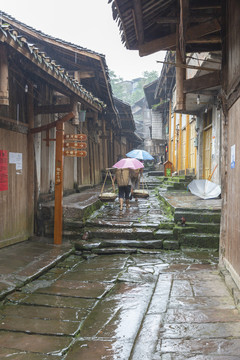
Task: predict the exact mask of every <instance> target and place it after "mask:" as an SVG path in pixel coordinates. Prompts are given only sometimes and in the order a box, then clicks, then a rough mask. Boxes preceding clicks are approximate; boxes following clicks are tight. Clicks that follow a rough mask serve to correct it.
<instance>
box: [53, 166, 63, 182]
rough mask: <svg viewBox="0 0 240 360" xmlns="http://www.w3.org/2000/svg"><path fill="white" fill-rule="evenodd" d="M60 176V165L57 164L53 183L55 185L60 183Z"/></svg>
mask: <svg viewBox="0 0 240 360" xmlns="http://www.w3.org/2000/svg"><path fill="white" fill-rule="evenodd" d="M61 175H62V168H61V164H58V166H57V167H56V174H55V183H56V184H60V183H61V179H62V177H61Z"/></svg>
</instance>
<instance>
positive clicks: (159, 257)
mask: <svg viewBox="0 0 240 360" xmlns="http://www.w3.org/2000/svg"><path fill="white" fill-rule="evenodd" d="M0 318H1V322H0V358H1V359H5V358H6V359H31V360H35V359H41V360H44V359H67V360H69V359H71V360H75V359H88V360H97V359H122V360H126V359H129V360H130V359H131V360H140V359H144V360H148V359H149V360H158V359H162V360H170V359H174V360H175V359H176V360H183V359H192V360H193V359H194V360H200V359H214V360H215V359H216V360H228V359H229V360H230V359H231V360H233V359H239V353H240V315H239V313H238V310H237V308H236V306H235V304H234V301H233V298H232V297H231V296H230V294H229V291H228V289H227V288H226V285H225V283H224V281H223V280H222V278H221V277H220V276H219V273H218V270H217V265H216V254H215V253H212V252H211V251H205V252H201V253H200V252H198V253H194V252H193V251H190V250H189V251H187V250H186V251H185V252H161V251H160V252H156V251H146V253H145V254H140V255H137V254H136V255H135V254H134V255H130V256H129V255H124V254H121V255H103V256H96V257H92V256H91V257H90V258H88V259H83V258H82V257H81V256H80V255H77V254H75V255H71V256H70V257H68V258H67V259H65V260H64V261H62V262H60V263H59V264H58V265H57V266H56V267H54V268H53V269H51V270H49V271H48V272H46V273H45V274H44V275H42V276H40V277H39V278H38V279H36V280H34V281H32V282H31V283H29V284H27V285H26V286H25V287H23V288H22V289H21V291H16V292H14V293H12V294H11V295H9V296H8V297H7V299H6V301H5V305H4V306H3V307H2V308H1V311H0Z"/></svg>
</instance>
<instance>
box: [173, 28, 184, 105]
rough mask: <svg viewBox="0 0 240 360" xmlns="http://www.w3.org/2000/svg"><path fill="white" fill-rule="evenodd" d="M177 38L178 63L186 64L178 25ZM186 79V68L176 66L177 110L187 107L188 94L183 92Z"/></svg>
mask: <svg viewBox="0 0 240 360" xmlns="http://www.w3.org/2000/svg"><path fill="white" fill-rule="evenodd" d="M176 34H177V39H176V63H177V64H184V60H183V59H182V56H181V51H180V46H179V33H178V26H177V32H176ZM185 79H186V68H184V67H179V66H177V67H176V108H175V110H176V111H179V110H180V111H181V110H185V109H186V94H184V92H183V82H184V80H185Z"/></svg>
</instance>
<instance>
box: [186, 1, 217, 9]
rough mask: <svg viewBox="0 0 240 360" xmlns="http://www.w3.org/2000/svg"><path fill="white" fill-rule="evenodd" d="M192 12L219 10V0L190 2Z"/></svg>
mask: <svg viewBox="0 0 240 360" xmlns="http://www.w3.org/2000/svg"><path fill="white" fill-rule="evenodd" d="M191 9H192V10H200V9H204V10H209V9H221V0H201V1H199V0H192V3H191Z"/></svg>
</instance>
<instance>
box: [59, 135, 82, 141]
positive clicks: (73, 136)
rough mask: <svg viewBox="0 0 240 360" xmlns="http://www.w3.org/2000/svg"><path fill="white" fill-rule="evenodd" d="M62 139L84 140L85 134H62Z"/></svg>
mask: <svg viewBox="0 0 240 360" xmlns="http://www.w3.org/2000/svg"><path fill="white" fill-rule="evenodd" d="M64 140H75V141H86V140H87V135H86V134H66V135H64Z"/></svg>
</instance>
